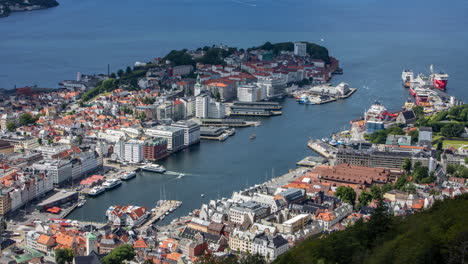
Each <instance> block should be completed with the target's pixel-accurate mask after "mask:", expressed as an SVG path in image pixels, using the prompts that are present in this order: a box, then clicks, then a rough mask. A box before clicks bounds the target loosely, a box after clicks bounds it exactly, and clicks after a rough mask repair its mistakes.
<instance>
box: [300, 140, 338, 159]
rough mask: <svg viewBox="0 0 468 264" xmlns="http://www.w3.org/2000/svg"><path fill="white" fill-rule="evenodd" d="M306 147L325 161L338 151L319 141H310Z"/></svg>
mask: <svg viewBox="0 0 468 264" xmlns="http://www.w3.org/2000/svg"><path fill="white" fill-rule="evenodd" d="M307 146H308V147H309V148H311V149H312V150H313V151H315V152H317V153H318V154H320V155H322V156H324V157H325V158H327V159H328V158H330V157H332V156H333V155H334V154H336V153H337V151H338V150H337V149H336V148H335V147H332V146H330V145H328V144H326V143H324V142H322V141H320V140H315V141H313V140H310V141H309V142H308V143H307Z"/></svg>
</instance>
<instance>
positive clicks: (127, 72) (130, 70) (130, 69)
mask: <svg viewBox="0 0 468 264" xmlns="http://www.w3.org/2000/svg"><path fill="white" fill-rule="evenodd" d="M125 74H127V75H129V74H132V68H130V66H127V68H126V69H125Z"/></svg>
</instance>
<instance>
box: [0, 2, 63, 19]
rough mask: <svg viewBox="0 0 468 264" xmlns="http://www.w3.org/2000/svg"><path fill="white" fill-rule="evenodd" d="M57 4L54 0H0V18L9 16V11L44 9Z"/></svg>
mask: <svg viewBox="0 0 468 264" xmlns="http://www.w3.org/2000/svg"><path fill="white" fill-rule="evenodd" d="M58 5H59V3H58V2H57V1H56V0H0V18H1V17H7V16H9V15H10V14H11V12H17V11H31V10H38V9H45V8H50V7H56V6H58Z"/></svg>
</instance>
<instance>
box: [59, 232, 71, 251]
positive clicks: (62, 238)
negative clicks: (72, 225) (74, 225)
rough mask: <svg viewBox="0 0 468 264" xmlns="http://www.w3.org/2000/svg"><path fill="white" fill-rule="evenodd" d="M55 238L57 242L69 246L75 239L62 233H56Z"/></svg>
mask: <svg viewBox="0 0 468 264" xmlns="http://www.w3.org/2000/svg"><path fill="white" fill-rule="evenodd" d="M55 240H56V241H57V244H60V245H62V246H65V247H67V248H71V247H72V246H73V242H74V240H75V239H74V237H73V236H69V235H66V234H64V233H57V235H56V237H55Z"/></svg>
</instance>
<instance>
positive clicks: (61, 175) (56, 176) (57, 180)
mask: <svg viewBox="0 0 468 264" xmlns="http://www.w3.org/2000/svg"><path fill="white" fill-rule="evenodd" d="M33 168H35V169H36V170H41V171H46V172H47V176H48V177H52V182H53V183H54V184H55V185H59V184H61V183H63V182H64V181H67V180H69V179H71V177H72V162H71V161H70V160H57V159H45V160H41V161H38V162H36V163H34V164H33Z"/></svg>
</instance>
